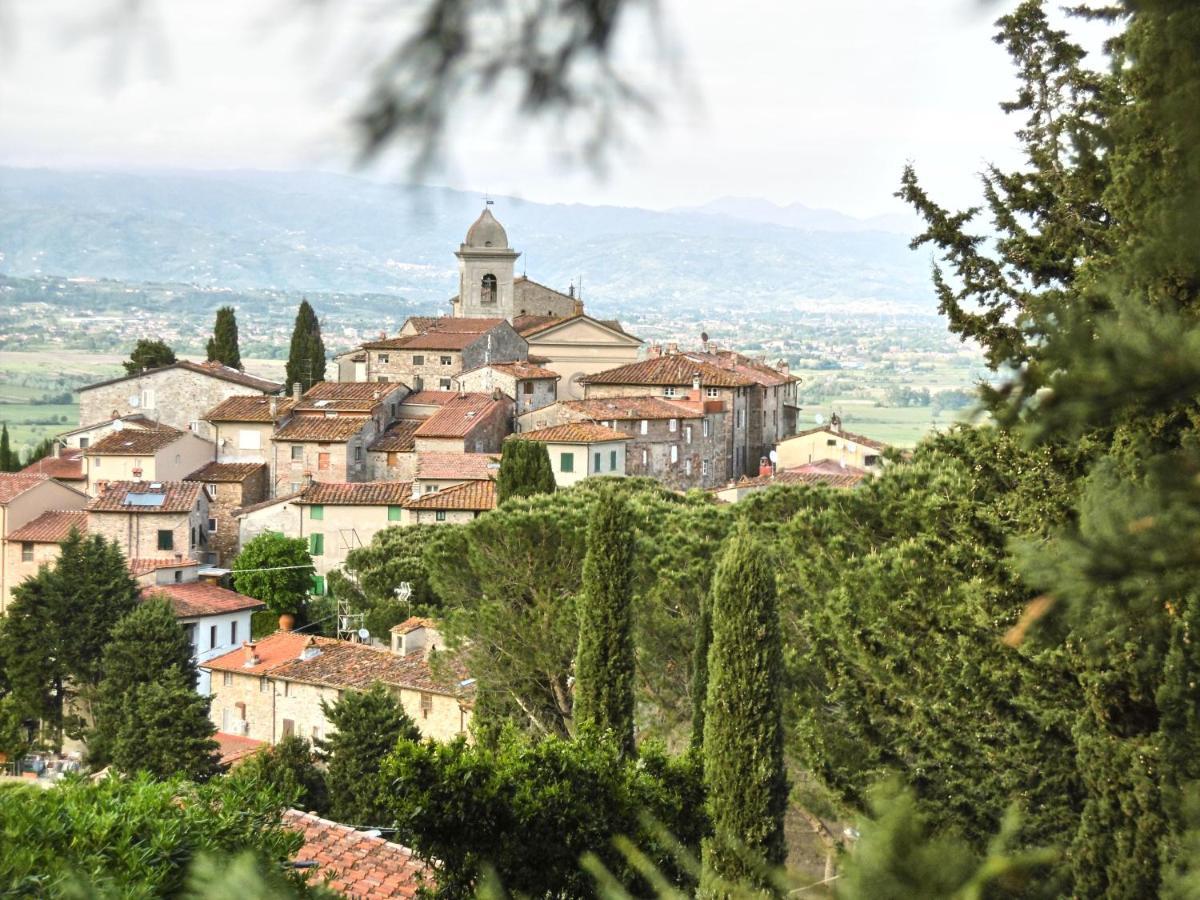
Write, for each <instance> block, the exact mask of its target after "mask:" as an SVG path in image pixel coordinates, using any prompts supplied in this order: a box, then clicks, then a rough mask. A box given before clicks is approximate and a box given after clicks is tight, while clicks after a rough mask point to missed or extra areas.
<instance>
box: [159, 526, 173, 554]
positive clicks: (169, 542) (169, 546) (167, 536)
mask: <svg viewBox="0 0 1200 900" xmlns="http://www.w3.org/2000/svg"><path fill="white" fill-rule="evenodd" d="M158 549H159V550H174V549H175V533H174V532H173V531H171V530H170V529H169V528H162V529H159V532H158Z"/></svg>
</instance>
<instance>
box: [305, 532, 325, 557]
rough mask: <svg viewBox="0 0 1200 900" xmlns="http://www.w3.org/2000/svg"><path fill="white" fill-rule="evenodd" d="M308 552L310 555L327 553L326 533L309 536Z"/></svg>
mask: <svg viewBox="0 0 1200 900" xmlns="http://www.w3.org/2000/svg"><path fill="white" fill-rule="evenodd" d="M308 553H309V555H310V556H323V555H324V554H325V535H323V534H320V533H317V534H310V535H309V536H308Z"/></svg>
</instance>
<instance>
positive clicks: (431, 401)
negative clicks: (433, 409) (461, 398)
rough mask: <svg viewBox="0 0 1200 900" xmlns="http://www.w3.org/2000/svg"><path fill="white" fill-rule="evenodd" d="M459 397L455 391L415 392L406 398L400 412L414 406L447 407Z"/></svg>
mask: <svg viewBox="0 0 1200 900" xmlns="http://www.w3.org/2000/svg"><path fill="white" fill-rule="evenodd" d="M457 396H458V393H457V392H455V391H413V392H412V393H411V394H409V395H408V396H407V397H405V398H404V402H403V403H401V404H400V411H401V412H403V411H404V407H406V406H408V405H410V404H411V405H413V406H445V405H446V404H447V403H449V402H450V401H451V400H453V399H454V398H455V397H457Z"/></svg>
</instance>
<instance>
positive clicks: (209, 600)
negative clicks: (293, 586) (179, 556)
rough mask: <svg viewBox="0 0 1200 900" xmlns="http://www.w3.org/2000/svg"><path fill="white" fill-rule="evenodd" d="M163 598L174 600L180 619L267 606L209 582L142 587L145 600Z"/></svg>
mask: <svg viewBox="0 0 1200 900" xmlns="http://www.w3.org/2000/svg"><path fill="white" fill-rule="evenodd" d="M160 594H161V595H162V596H164V597H166V598H167V599H168V600H170V601H171V608H172V609H173V610H174V611H175V617H176V618H177V619H190V618H194V617H196V616H220V615H224V614H225V613H231V612H242V611H244V610H248V609H263V608H264V607H265V606H266V604H265V603H263V602H262V601H261V600H255V599H254V598H253V597H247V596H246V595H245V594H239V593H237V592H236V591H230V590H226V589H225V588H223V587H218V586H217V585H215V584H209V583H208V582H205V581H188V582H185V583H183V584H151V585H147V586H146V587H144V588H142V597H143V598H146V599H149V598H150V597H157V596H158V595H160Z"/></svg>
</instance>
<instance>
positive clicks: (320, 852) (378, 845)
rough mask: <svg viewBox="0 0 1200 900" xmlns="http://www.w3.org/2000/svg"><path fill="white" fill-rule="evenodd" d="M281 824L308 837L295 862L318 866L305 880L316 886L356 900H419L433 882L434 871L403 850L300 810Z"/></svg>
mask: <svg viewBox="0 0 1200 900" xmlns="http://www.w3.org/2000/svg"><path fill="white" fill-rule="evenodd" d="M283 824H284V826H285V827H287V828H290V829H292V830H293V831H298V832H300V833H301V834H303V835H304V846H303V847H301V848H300V850H299V852H298V853H297V854H296V860H297V861H308V862H315V863H317V864H318V865H317V867H316V868H315V869H309V870H307V874H306V875H305V878H306V879H307V880H308V881H309V882H310V883H311V884H313V885H327V886H328V887H329V888H330V889H331V890H333V891H335V892H337V893H338V894H340V895H343V896H346V897H351V898H354V900H391V898H395V897H403V898H410V897H416V896H417V892H418V890H420V888H421V887H422V885H424V884H425V882H426V881H428V882H432V881H433V877H432V876H433V873H432V871H431V870H430V868H429V867H428V866H427V865H426V864H425V863H423V862H421V861H420V860H419V859H417V857H416V856H415V855H414V854H413V851H411V850H409V849H408V848H407V847H404V846H402V845H400V844H393V843H391V842H390V841H385V840H384V839H383V838H381V837H374V836H373V835H368V834H364V833H363V832H361V831H355V830H354V829H353V828H351V827H350V826H349V825H340V824H338V823H337V822H332V821H330V820H329V819H322V818H319V817H318V816H315V815H313V814H312V813H302V812H300V811H299V810H296V809H289V810H286V811H285V812H284V814H283ZM327 879H328V880H327ZM429 886H432V885H429Z"/></svg>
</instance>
